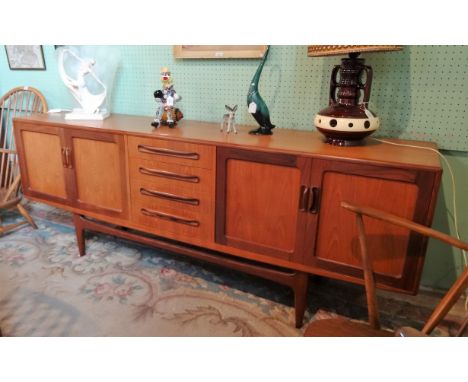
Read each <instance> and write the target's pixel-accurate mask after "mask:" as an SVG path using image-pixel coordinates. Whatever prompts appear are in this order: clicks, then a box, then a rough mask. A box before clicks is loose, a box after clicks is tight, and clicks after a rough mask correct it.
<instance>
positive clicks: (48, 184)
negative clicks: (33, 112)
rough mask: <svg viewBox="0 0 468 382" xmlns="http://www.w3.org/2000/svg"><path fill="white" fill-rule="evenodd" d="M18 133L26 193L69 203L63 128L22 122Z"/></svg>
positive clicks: (17, 130)
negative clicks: (63, 149)
mask: <svg viewBox="0 0 468 382" xmlns="http://www.w3.org/2000/svg"><path fill="white" fill-rule="evenodd" d="M15 134H16V143H17V147H18V152H19V158H20V166H21V178H22V183H23V191H24V193H25V195H27V196H32V197H37V198H42V199H45V200H51V201H54V202H58V203H63V204H69V203H70V201H69V192H68V189H67V183H66V175H65V174H66V172H65V167H64V162H63V151H62V148H63V144H62V140H63V138H62V130H61V129H59V128H54V127H51V126H46V127H44V126H36V125H32V124H24V125H23V124H19V125H18V127H17V129H16V130H15Z"/></svg>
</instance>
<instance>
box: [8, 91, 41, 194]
mask: <svg viewBox="0 0 468 382" xmlns="http://www.w3.org/2000/svg"><path fill="white" fill-rule="evenodd" d="M47 110H48V108H47V102H46V100H45V98H44V96H43V95H42V93H41V92H40V91H39V90H37V89H35V88H32V87H30V86H20V87H16V88H14V89H11V90H10V91H8V92H7V93H6V94H5V95H4V96H3V97H2V98H0V190H2V189H3V190H9V191H8V192H5V193H2V195H3V198H4V199H7V198H8V197H10V196H12V194H14V193H15V192H16V191H17V189H18V188H19V180H18V176H19V166H18V156H17V154H16V146H15V140H14V135H13V118H14V117H18V116H23V115H29V114H31V113H46V112H47ZM15 185H17V186H18V187H16V190H13V191H12V190H11V188H12V186H15ZM0 202H2V200H0Z"/></svg>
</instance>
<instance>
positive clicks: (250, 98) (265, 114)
mask: <svg viewBox="0 0 468 382" xmlns="http://www.w3.org/2000/svg"><path fill="white" fill-rule="evenodd" d="M269 51H270V46H268V48H267V50H266V52H265V55H264V56H263V59H262V62H261V63H260V65H259V66H258V68H257V71H256V72H255V75H254V76H253V78H252V81H251V83H250V88H249V93H248V94H247V106H248V107H249V113H250V114H252V116H253V117H254V118H255V120H256V121H257V123H258V124H259V125H260V126H259V127H258V128H257V129H254V130H251V131H249V134H260V135H271V134H272V132H271V130H272V129H273V128H274V127H275V125H273V124H272V123H271V122H270V112H269V111H268V107H267V105H266V103H265V101H264V100H263V99H262V97H261V95H260V93H259V92H258V82H259V81H260V75H261V74H262V70H263V66H264V65H265V61H266V59H267V57H268V52H269Z"/></svg>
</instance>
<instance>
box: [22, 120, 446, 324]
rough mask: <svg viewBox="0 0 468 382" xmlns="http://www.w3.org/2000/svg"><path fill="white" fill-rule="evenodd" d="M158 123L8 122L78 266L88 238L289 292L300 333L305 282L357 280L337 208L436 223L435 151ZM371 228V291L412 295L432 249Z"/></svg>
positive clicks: (350, 221)
mask: <svg viewBox="0 0 468 382" xmlns="http://www.w3.org/2000/svg"><path fill="white" fill-rule="evenodd" d="M150 123H151V118H150V117H140V116H130V115H117V114H115V115H112V116H111V117H109V118H108V119H106V120H105V121H99V122H92V121H65V120H64V118H63V115H61V114H58V115H42V114H38V115H32V116H30V117H23V118H16V119H15V120H14V129H15V138H16V144H17V149H18V152H19V162H20V167H21V173H22V185H23V191H24V194H25V195H26V196H27V197H29V198H30V199H32V200H36V201H40V202H44V203H48V204H51V205H54V206H57V207H60V208H63V209H66V210H68V211H71V212H72V213H73V217H74V222H75V227H76V235H77V242H78V248H79V253H80V255H84V254H85V236H84V231H85V230H92V231H98V232H104V233H109V234H113V235H116V236H120V237H123V238H127V239H131V240H136V241H139V242H142V243H145V244H147V245H151V246H155V247H159V248H163V249H167V250H170V251H173V252H176V253H179V254H184V255H188V256H193V257H195V258H198V259H202V260H205V261H209V262H211V263H215V264H220V265H223V266H227V267H230V268H233V269H236V270H241V271H244V272H247V273H250V274H254V275H257V276H260V277H264V278H267V279H271V280H274V281H277V282H279V283H283V284H285V285H288V286H290V287H291V288H292V289H293V290H294V296H295V309H296V326H298V327H299V326H300V325H302V320H303V314H304V310H305V307H306V292H307V282H308V275H309V274H313V275H321V276H326V277H331V278H336V279H341V280H346V281H350V282H355V283H362V272H361V268H360V261H359V253H358V250H359V248H358V238H357V228H356V226H355V220H354V216H353V215H352V213H351V212H349V211H347V210H345V209H343V208H341V207H340V203H341V202H342V201H347V202H350V203H353V204H359V205H365V206H370V207H374V208H379V209H382V210H385V211H387V212H390V213H393V214H396V215H399V216H402V217H404V218H408V219H412V220H414V221H416V222H418V223H422V224H425V225H427V226H430V225H431V222H432V218H433V214H434V209H435V204H436V199H437V192H438V189H439V185H440V178H441V173H442V170H441V166H440V162H439V159H438V157H437V154H436V153H434V152H432V151H430V150H421V149H417V148H410V147H401V146H394V145H389V144H386V143H381V142H378V141H376V140H374V139H372V138H368V139H367V140H366V141H365V144H364V145H363V146H355V147H336V146H330V145H327V144H325V143H324V142H323V137H322V136H321V135H320V134H319V133H318V132H307V131H298V130H289V129H275V131H274V134H273V135H272V136H253V135H249V134H247V131H248V129H249V127H247V126H241V127H240V128H239V133H238V134H226V133H223V132H221V131H220V130H219V124H216V123H206V122H196V121H181V122H179V125H178V126H177V127H176V128H173V129H170V128H168V127H161V128H159V129H153V128H152V127H151V125H150ZM391 141H393V142H395V143H405V142H408V141H400V140H397V139H392V140H391ZM409 143H411V144H413V145H417V146H421V147H431V148H435V145H434V144H432V143H427V142H414V141H411V142H409ZM367 222H368V223H370V224H366V228H367V235H368V242H369V243H368V246H369V249H370V252H371V254H372V257H373V265H374V269H375V272H376V281H377V286H379V287H381V288H385V289H390V290H393V291H399V292H403V293H410V294H415V293H417V291H418V286H419V281H420V277H421V272H422V267H423V262H424V256H425V252H426V247H427V240H426V239H424V238H422V237H420V236H419V235H417V234H415V233H411V234H410V233H409V232H407V231H404V230H402V229H400V228H396V227H394V226H389V225H386V224H384V223H382V222H378V221H370V220H367Z"/></svg>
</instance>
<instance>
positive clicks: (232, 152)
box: [215, 148, 310, 260]
mask: <svg viewBox="0 0 468 382" xmlns="http://www.w3.org/2000/svg"><path fill="white" fill-rule="evenodd" d="M309 167H310V160H307V159H303V158H300V157H296V156H293V155H286V154H276V153H275V154H270V153H262V152H258V151H257V152H254V151H248V150H240V149H234V148H218V151H217V176H216V228H215V231H216V242H218V243H220V244H225V245H228V246H231V247H236V248H240V249H244V250H248V251H251V252H255V253H259V254H263V255H268V256H271V257H274V258H280V259H284V260H294V259H296V258H297V257H301V256H302V253H303V248H302V246H303V245H304V240H302V237H301V233H304V230H303V228H302V226H304V225H305V224H306V221H305V220H306V219H307V213H305V212H302V211H300V209H301V206H300V204H301V203H305V202H306V201H305V196H306V195H304V191H305V189H306V185H307V184H308V182H309Z"/></svg>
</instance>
